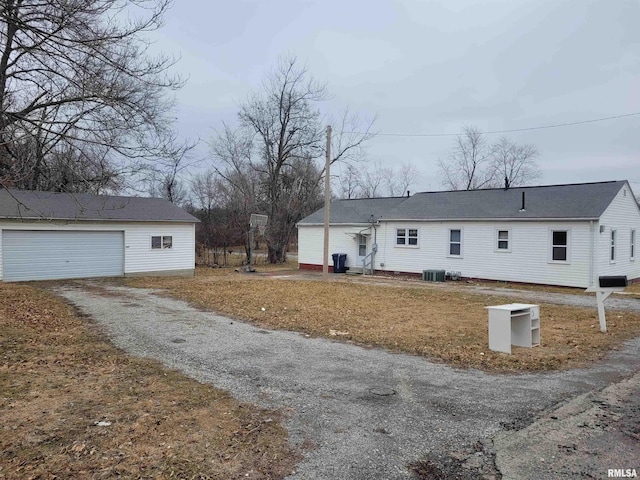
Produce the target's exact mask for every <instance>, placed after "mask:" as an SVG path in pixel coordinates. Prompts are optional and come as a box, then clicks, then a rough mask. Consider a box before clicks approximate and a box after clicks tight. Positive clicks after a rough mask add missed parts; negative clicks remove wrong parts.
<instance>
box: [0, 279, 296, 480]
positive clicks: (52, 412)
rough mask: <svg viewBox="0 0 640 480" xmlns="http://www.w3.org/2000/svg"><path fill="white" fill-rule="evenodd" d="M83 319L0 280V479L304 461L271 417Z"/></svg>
mask: <svg viewBox="0 0 640 480" xmlns="http://www.w3.org/2000/svg"><path fill="white" fill-rule="evenodd" d="M88 325H89V324H88V323H87V320H85V319H81V318H79V317H78V316H77V315H76V314H74V312H73V310H72V309H71V308H70V307H69V306H67V305H66V304H64V303H63V302H61V301H60V300H58V299H57V298H55V297H53V296H52V295H50V294H49V293H47V292H45V291H43V290H41V289H39V288H35V287H33V286H28V285H15V284H0V478H34V479H35V478H43V479H44V478H115V477H123V478H202V479H206V478H220V479H227V478H229V479H240V478H243V479H244V478H254V479H255V478H262V479H266V478H283V477H284V476H286V475H287V474H289V473H290V472H291V470H292V468H293V465H294V464H295V462H296V461H297V460H298V459H299V458H300V457H299V455H298V454H297V453H295V452H293V451H291V449H290V447H289V446H288V445H287V433H286V431H285V430H284V429H283V428H282V426H281V425H280V423H279V414H278V413H277V412H270V411H265V410H261V409H257V408H255V407H252V406H251V405H247V404H242V403H238V402H237V401H235V400H234V399H233V398H232V397H230V396H229V395H228V394H226V393H224V392H222V391H220V390H217V389H214V388H212V387H210V386H206V385H202V384H199V383H198V382H196V381H194V380H191V379H189V378H187V377H185V376H184V375H182V374H180V373H178V372H175V371H170V370H167V369H164V368H163V367H162V366H161V365H159V364H157V363H154V362H151V361H148V360H140V359H135V358H132V357H129V356H127V355H125V354H123V353H122V352H120V351H118V350H116V349H115V348H114V347H112V346H111V345H110V344H109V343H108V342H107V341H105V340H104V339H103V337H102V335H100V333H99V332H98V331H97V330H96V329H95V328H90V327H88ZM97 422H106V423H105V424H104V426H100V425H99V424H98V423H97Z"/></svg>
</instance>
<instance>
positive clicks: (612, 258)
mask: <svg viewBox="0 0 640 480" xmlns="http://www.w3.org/2000/svg"><path fill="white" fill-rule="evenodd" d="M609 260H610V261H611V262H615V261H616V231H615V230H611V248H610V254H609Z"/></svg>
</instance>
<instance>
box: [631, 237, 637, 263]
mask: <svg viewBox="0 0 640 480" xmlns="http://www.w3.org/2000/svg"><path fill="white" fill-rule="evenodd" d="M630 253H631V260H635V259H636V231H635V230H631V252H630Z"/></svg>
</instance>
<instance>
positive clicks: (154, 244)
mask: <svg viewBox="0 0 640 480" xmlns="http://www.w3.org/2000/svg"><path fill="white" fill-rule="evenodd" d="M172 247H173V236H172V235H162V236H160V235H154V236H152V237H151V250H166V249H169V248H172Z"/></svg>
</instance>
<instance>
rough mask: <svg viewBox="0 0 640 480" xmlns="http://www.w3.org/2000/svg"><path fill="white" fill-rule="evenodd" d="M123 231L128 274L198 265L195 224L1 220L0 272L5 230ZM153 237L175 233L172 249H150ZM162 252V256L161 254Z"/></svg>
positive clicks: (126, 272) (0, 272)
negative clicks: (196, 262) (196, 260)
mask: <svg viewBox="0 0 640 480" xmlns="http://www.w3.org/2000/svg"><path fill="white" fill-rule="evenodd" d="M4 230H40V231H45V230H49V231H51V230H55V231H71V232H78V231H89V230H90V231H97V232H103V231H120V232H124V274H125V275H128V274H143V273H153V272H170V271H172V270H175V271H186V270H193V269H194V267H195V225H194V224H193V223H169V222H73V223H65V222H59V223H56V222H44V221H42V222H21V221H12V220H0V275H1V274H2V261H3V258H2V256H1V252H2V245H1V243H2V242H1V238H2V231H4ZM151 236H171V237H172V248H170V249H165V250H160V251H158V250H154V251H152V250H151V248H150V237H151ZM159 254H160V255H159Z"/></svg>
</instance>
